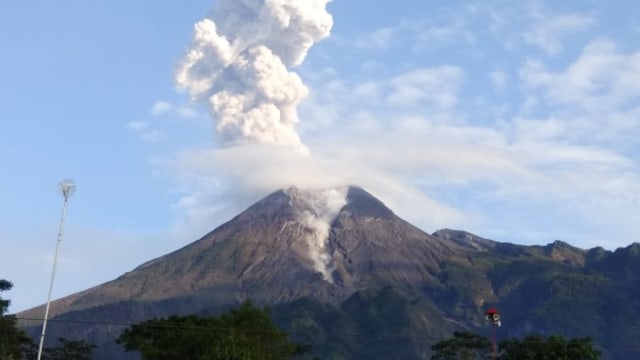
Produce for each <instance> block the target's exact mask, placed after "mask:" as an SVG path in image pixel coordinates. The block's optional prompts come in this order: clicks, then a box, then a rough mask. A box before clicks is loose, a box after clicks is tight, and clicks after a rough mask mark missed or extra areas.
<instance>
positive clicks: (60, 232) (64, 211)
mask: <svg viewBox="0 0 640 360" xmlns="http://www.w3.org/2000/svg"><path fill="white" fill-rule="evenodd" d="M63 195H64V205H63V206H62V216H61V217H60V228H59V230H58V241H57V243H56V252H55V255H54V256H53V269H52V270H51V281H50V282H49V295H48V296H47V306H46V308H45V311H44V322H43V323H42V336H40V347H39V348H38V360H40V358H41V357H42V347H43V345H44V334H45V332H46V330H47V319H48V318H49V305H50V304H51V294H52V293H53V280H54V279H55V277H56V265H57V264H58V251H59V250H60V242H62V235H63V231H64V219H65V217H66V216H67V203H68V196H67V194H66V193H64V194H63Z"/></svg>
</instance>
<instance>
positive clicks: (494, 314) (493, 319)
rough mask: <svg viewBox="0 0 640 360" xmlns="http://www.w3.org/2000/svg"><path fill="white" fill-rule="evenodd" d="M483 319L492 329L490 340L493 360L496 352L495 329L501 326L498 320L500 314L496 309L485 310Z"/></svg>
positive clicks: (500, 321)
mask: <svg viewBox="0 0 640 360" xmlns="http://www.w3.org/2000/svg"><path fill="white" fill-rule="evenodd" d="M484 318H485V320H487V321H488V322H490V323H491V325H492V328H493V337H492V339H491V340H492V345H493V349H492V350H493V352H492V358H493V359H495V358H496V355H497V352H498V346H497V344H496V328H497V327H500V326H502V320H501V319H500V312H499V311H498V309H496V308H489V309H487V311H485V312H484Z"/></svg>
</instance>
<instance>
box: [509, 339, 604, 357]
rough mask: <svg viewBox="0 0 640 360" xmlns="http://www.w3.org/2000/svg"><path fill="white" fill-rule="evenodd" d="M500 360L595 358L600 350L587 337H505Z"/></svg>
mask: <svg viewBox="0 0 640 360" xmlns="http://www.w3.org/2000/svg"><path fill="white" fill-rule="evenodd" d="M499 349H500V356H499V358H498V359H500V360H537V359H558V360H597V359H600V351H598V350H596V349H594V347H593V343H592V339H591V338H589V337H583V338H574V339H569V340H567V339H566V338H564V337H562V336H558V335H551V336H547V337H545V336H540V335H529V336H527V337H525V338H524V339H522V340H519V339H507V340H504V341H501V342H500V346H499Z"/></svg>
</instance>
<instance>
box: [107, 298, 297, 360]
mask: <svg viewBox="0 0 640 360" xmlns="http://www.w3.org/2000/svg"><path fill="white" fill-rule="evenodd" d="M116 342H117V343H119V344H121V345H123V346H124V348H125V350H126V351H140V352H141V353H142V358H143V359H145V360H174V359H176V360H178V359H185V358H188V359H197V360H253V359H256V360H257V359H260V360H280V359H283V360H284V359H291V358H293V357H295V356H297V355H301V354H303V353H305V352H308V351H309V347H307V346H302V345H299V344H296V343H294V342H291V341H289V340H288V336H287V333H285V332H284V331H282V330H280V329H278V328H277V327H276V326H275V325H274V324H273V322H272V321H271V318H270V317H269V312H268V311H267V310H266V309H259V308H256V307H254V306H253V305H252V304H251V302H245V303H244V304H242V305H241V306H240V307H239V308H237V309H233V310H231V311H229V312H228V313H226V314H223V315H222V316H220V317H219V318H218V317H214V316H212V317H206V318H199V317H196V316H171V317H169V318H162V319H153V320H147V321H143V322H141V323H139V324H135V325H132V326H131V327H129V328H128V329H126V330H125V331H124V332H123V333H122V334H121V335H120V337H119V338H118V339H117V341H116Z"/></svg>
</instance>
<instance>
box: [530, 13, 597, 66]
mask: <svg viewBox="0 0 640 360" xmlns="http://www.w3.org/2000/svg"><path fill="white" fill-rule="evenodd" d="M529 16H530V17H531V19H532V20H533V21H532V22H531V27H530V29H529V30H527V31H526V32H525V33H524V34H523V37H524V41H525V42H526V43H528V44H531V45H534V46H537V47H539V48H540V49H542V50H543V51H544V52H545V53H547V55H556V54H558V53H559V52H561V51H562V48H563V43H562V42H563V40H564V38H565V37H567V36H569V35H571V34H573V33H576V32H581V31H584V30H586V29H588V28H589V27H590V26H592V25H594V23H595V19H594V18H593V17H592V16H590V15H585V14H554V13H551V12H549V11H547V10H545V9H544V8H543V7H542V6H541V5H540V4H539V3H537V2H534V3H530V6H529Z"/></svg>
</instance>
